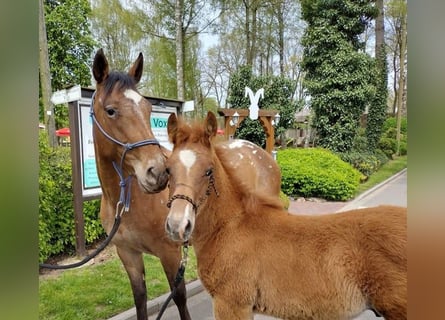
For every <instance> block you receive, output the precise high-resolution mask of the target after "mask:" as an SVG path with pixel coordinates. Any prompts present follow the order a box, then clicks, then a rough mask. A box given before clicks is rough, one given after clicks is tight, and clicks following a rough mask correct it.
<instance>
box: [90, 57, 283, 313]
mask: <svg viewBox="0 0 445 320" xmlns="http://www.w3.org/2000/svg"><path fill="white" fill-rule="evenodd" d="M142 68H143V57H142V54H140V55H139V57H138V58H137V59H136V61H135V62H134V64H133V66H132V67H131V68H130V70H129V72H128V74H126V73H121V72H109V65H108V62H107V59H106V58H105V55H104V54H103V51H102V50H99V51H98V52H97V53H96V56H95V59H94V63H93V75H94V78H95V79H96V82H97V86H96V92H95V96H94V98H93V100H94V101H93V103H94V104H93V115H94V117H93V119H94V127H93V134H94V147H95V156H96V164H97V169H98V176H99V179H100V183H101V187H102V192H103V194H102V200H101V209H100V217H101V221H102V224H103V226H104V228H105V230H106V232H107V233H109V232H110V230H111V229H112V226H113V222H114V220H115V215H116V214H120V213H121V212H124V214H123V215H122V222H121V225H120V226H119V229H118V232H117V233H116V235H115V236H114V238H113V243H114V244H115V245H116V249H117V252H118V255H119V257H120V259H121V261H122V263H123V265H124V267H125V269H126V271H127V273H128V276H129V278H130V282H131V287H132V290H133V296H134V301H135V305H136V311H137V317H138V319H147V309H146V300H147V293H146V285H145V279H144V265H143V260H142V253H144V252H145V253H149V254H152V255H155V256H157V257H159V258H160V260H161V263H162V266H163V268H164V271H165V273H166V276H167V279H168V281H169V284H170V287H172V284H173V281H174V278H175V274H176V272H177V269H178V266H179V264H180V260H181V252H180V247H181V246H180V244H178V243H177V242H173V241H171V240H170V239H169V237H168V236H167V234H166V233H165V229H164V225H165V220H166V217H167V214H168V208H167V206H166V204H167V200H168V191H167V190H165V189H164V188H165V186H166V184H167V178H168V175H167V174H166V172H165V161H166V157H167V156H168V155H169V153H170V152H169V151H168V150H166V149H163V148H160V147H159V145H158V144H157V142H156V140H154V135H153V132H152V130H151V127H150V121H149V119H150V114H151V104H150V102H149V101H148V100H146V99H145V98H143V97H142V96H141V95H140V94H139V93H138V91H137V89H136V84H137V83H138V82H139V80H140V78H141V75H142ZM219 148H220V149H221V150H223V149H232V150H234V151H235V152H233V153H231V155H232V158H230V159H228V162H229V164H228V167H229V168H231V170H235V169H239V170H241V171H242V173H241V174H244V173H249V176H255V177H256V179H255V180H253V182H252V183H253V184H252V187H257V185H258V184H259V181H261V180H263V179H266V180H268V181H270V183H269V184H267V185H262V186H261V188H263V189H264V190H265V191H266V192H269V193H270V194H276V195H278V193H279V190H280V184H281V175H280V169H279V167H278V165H277V164H276V162H275V161H274V160H273V159H272V157H271V156H270V155H269V154H268V153H266V152H265V151H264V150H262V149H261V148H259V147H257V146H256V145H254V144H252V143H249V142H242V141H233V142H231V143H227V142H225V143H221V145H220V147H219ZM239 166H242V169H240V168H239ZM132 178H135V179H136V180H137V183H138V185H139V187H138V185H136V184H135V183H133V184H131V179H132ZM121 185H122V186H121ZM127 188H129V190H127ZM156 192H158V193H156ZM122 210H123V211H122ZM127 210H128V212H127ZM174 301H175V303H176V305H177V306H178V310H179V313H180V316H181V319H190V316H189V312H188V310H187V307H186V295H185V286H184V283H183V282H181V284H180V286H179V288H178V290H177V291H176V295H175V296H174Z"/></svg>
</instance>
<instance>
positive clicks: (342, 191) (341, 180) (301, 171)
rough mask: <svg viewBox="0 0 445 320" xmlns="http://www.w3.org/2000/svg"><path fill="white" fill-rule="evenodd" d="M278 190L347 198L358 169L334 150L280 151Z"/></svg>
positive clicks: (340, 198)
mask: <svg viewBox="0 0 445 320" xmlns="http://www.w3.org/2000/svg"><path fill="white" fill-rule="evenodd" d="M277 161H278V164H279V166H280V168H281V175H282V181H281V189H282V190H283V192H284V193H285V194H287V195H289V196H304V197H320V198H324V199H327V200H341V201H345V200H349V199H351V198H352V197H353V196H354V195H355V192H356V190H357V187H358V185H359V181H360V172H358V171H357V170H356V169H354V168H353V167H352V166H351V165H350V164H349V163H346V162H344V161H343V160H341V159H340V157H339V156H337V155H335V154H334V153H332V152H330V151H328V150H324V149H319V148H311V149H285V150H279V151H278V154H277Z"/></svg>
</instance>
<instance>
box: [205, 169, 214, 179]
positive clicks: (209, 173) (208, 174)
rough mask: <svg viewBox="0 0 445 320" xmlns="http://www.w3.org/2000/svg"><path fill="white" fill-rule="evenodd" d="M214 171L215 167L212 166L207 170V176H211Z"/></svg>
mask: <svg viewBox="0 0 445 320" xmlns="http://www.w3.org/2000/svg"><path fill="white" fill-rule="evenodd" d="M212 173H213V169H212V168H210V169H208V170H207V171H206V174H205V175H206V176H207V177H209V176H211V175H212Z"/></svg>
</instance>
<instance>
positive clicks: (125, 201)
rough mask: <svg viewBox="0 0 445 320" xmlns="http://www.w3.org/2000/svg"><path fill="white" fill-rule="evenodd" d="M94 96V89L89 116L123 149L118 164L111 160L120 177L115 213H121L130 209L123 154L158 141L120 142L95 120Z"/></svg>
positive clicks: (128, 186)
mask: <svg viewBox="0 0 445 320" xmlns="http://www.w3.org/2000/svg"><path fill="white" fill-rule="evenodd" d="M95 98H96V91H94V93H93V96H92V97H91V107H90V116H91V118H92V119H93V122H94V123H95V124H96V126H97V128H98V129H99V131H100V132H102V134H103V135H104V136H105V137H106V138H107V139H108V140H110V141H112V142H114V143H115V144H117V145H119V146H121V147H122V148H123V149H124V152H123V153H122V156H121V161H120V164H119V165H117V164H116V162H114V161H113V167H114V169H115V170H116V172H117V174H118V175H119V179H120V182H119V186H120V187H121V194H120V198H119V202H118V203H117V205H116V214H118V211H120V214H122V210H125V212H128V211H129V210H130V199H131V195H130V190H131V188H130V185H131V175H130V176H128V177H127V178H124V170H123V165H124V159H125V155H126V154H127V151H130V150H132V149H135V148H138V147H142V146H146V145H157V146H159V141H158V140H156V139H146V140H141V141H138V142H135V143H123V142H120V141H119V140H117V139H115V138H113V137H112V136H111V135H109V134H108V133H107V132H106V131H105V130H104V128H103V127H102V126H101V125H100V123H99V121H97V118H96V116H95V114H94V101H95ZM127 188H128V192H126V189H127ZM122 205H123V207H122V208H121V209H120V207H121V206H122Z"/></svg>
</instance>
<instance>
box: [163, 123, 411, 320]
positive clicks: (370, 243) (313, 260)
mask: <svg viewBox="0 0 445 320" xmlns="http://www.w3.org/2000/svg"><path fill="white" fill-rule="evenodd" d="M168 130H169V138H170V140H171V141H172V143H173V144H174V148H173V152H172V154H171V156H170V157H169V159H168V160H167V170H168V172H169V174H170V195H171V198H170V200H169V204H170V207H171V208H170V213H169V216H168V218H167V221H166V229H167V231H168V232H169V234H170V236H171V238H172V239H174V240H181V241H184V240H186V239H187V238H188V237H189V236H190V235H189V234H190V232H192V231H193V235H192V240H193V246H194V248H195V253H196V257H197V262H198V272H199V276H200V279H201V281H202V283H203V285H204V286H205V288H206V289H207V291H208V292H209V293H210V295H211V296H212V298H213V307H214V315H215V318H216V319H218V320H221V319H227V320H229V319H230V320H234V319H252V318H253V313H264V314H268V315H272V316H275V317H279V318H283V319H351V318H353V317H355V316H357V315H358V314H360V313H361V312H363V311H364V310H365V309H373V310H375V311H376V313H378V314H380V315H382V316H384V317H385V319H386V320H401V319H406V318H407V314H406V309H407V248H406V245H407V227H406V208H402V207H392V206H380V207H375V208H367V209H360V210H351V211H348V212H343V213H338V214H327V215H322V216H295V215H290V214H288V212H286V211H285V210H283V208H282V205H281V203H280V202H279V201H278V200H277V197H276V196H273V197H271V196H269V195H266V194H265V193H264V192H262V191H258V190H254V189H253V188H252V187H250V185H252V183H250V185H249V184H246V182H247V181H246V177H240V176H239V172H234V171H233V170H229V169H228V168H227V167H226V159H225V155H224V154H219V153H217V152H216V150H215V147H214V145H213V137H214V136H215V135H216V130H217V123H216V119H215V116H214V115H213V114H209V115H208V116H207V119H206V121H205V123H204V125H202V126H192V127H191V126H189V125H186V124H184V123H182V122H181V121H178V119H177V118H176V117H175V116H174V115H172V116H170V118H169V121H168ZM268 182H269V181H267V180H265V181H262V183H263V184H264V185H266V184H268ZM191 216H196V218H195V219H190V217H191ZM193 223H194V228H193ZM187 224H191V225H192V227H190V229H191V230H190V232H189V233H185V234H184V233H183V232H182V231H181V230H177V227H178V226H183V225H187Z"/></svg>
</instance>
